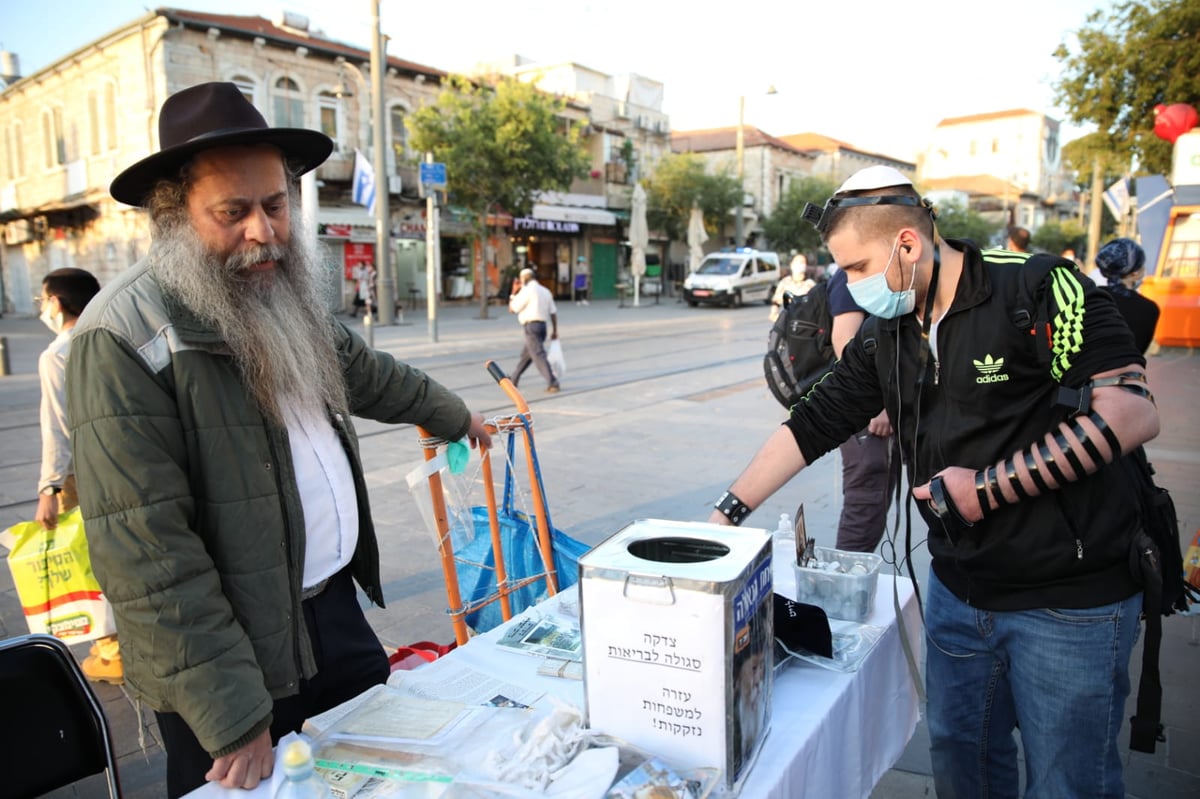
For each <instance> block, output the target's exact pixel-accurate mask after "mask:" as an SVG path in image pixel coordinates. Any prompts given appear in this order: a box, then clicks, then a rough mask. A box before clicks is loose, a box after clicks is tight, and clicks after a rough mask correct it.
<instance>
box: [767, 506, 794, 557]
mask: <svg viewBox="0 0 1200 799" xmlns="http://www.w3.org/2000/svg"><path fill="white" fill-rule="evenodd" d="M771 541H772V543H773V547H772V550H771V554H772V556H773V557H777V558H779V559H780V560H781V561H789V560H791V559H792V557H793V553H794V552H795V551H796V530H795V528H794V527H792V520H791V518H790V517H789V516H788V515H787V514H786V513H781V514H779V525H778V526H777V527H776V528H775V531H774V532H773V533H772V534H771Z"/></svg>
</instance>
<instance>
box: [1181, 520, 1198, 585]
mask: <svg viewBox="0 0 1200 799" xmlns="http://www.w3.org/2000/svg"><path fill="white" fill-rule="evenodd" d="M1183 571H1184V579H1185V580H1187V581H1188V583H1189V584H1190V585H1191V586H1192V588H1195V589H1196V590H1197V591H1200V530H1197V531H1196V535H1195V537H1194V538H1192V545H1191V546H1190V547H1188V551H1187V553H1186V554H1185V555H1184V556H1183Z"/></svg>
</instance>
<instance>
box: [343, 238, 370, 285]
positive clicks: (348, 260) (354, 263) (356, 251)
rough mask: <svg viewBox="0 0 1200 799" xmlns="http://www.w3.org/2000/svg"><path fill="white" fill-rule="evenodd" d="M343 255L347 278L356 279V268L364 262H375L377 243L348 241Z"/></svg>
mask: <svg viewBox="0 0 1200 799" xmlns="http://www.w3.org/2000/svg"><path fill="white" fill-rule="evenodd" d="M345 247H346V251H345V255H344V257H343V262H344V267H345V270H346V272H345V274H346V279H347V280H354V270H355V269H356V268H358V267H359V266H362V265H363V264H371V265H374V264H375V245H374V244H364V243H359V242H354V241H348V242H346V244H345Z"/></svg>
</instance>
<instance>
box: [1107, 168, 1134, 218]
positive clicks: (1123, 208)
mask: <svg viewBox="0 0 1200 799" xmlns="http://www.w3.org/2000/svg"><path fill="white" fill-rule="evenodd" d="M1103 200H1104V205H1105V206H1106V207H1107V208H1108V212H1109V213H1110V214H1112V215H1113V218H1115V219H1116V220H1117V221H1118V222H1120V221H1121V220H1123V219H1124V218H1125V215H1126V214H1128V213H1129V181H1128V180H1127V179H1125V178H1121V179H1120V180H1118V181H1117V182H1116V183H1114V184H1112V185H1111V186H1109V187H1108V190H1107V191H1105V192H1104V194H1103Z"/></svg>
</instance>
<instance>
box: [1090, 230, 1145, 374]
mask: <svg viewBox="0 0 1200 799" xmlns="http://www.w3.org/2000/svg"><path fill="white" fill-rule="evenodd" d="M1096 268H1097V269H1099V270H1100V275H1101V276H1102V278H1103V282H1104V284H1105V287H1106V288H1107V289H1108V292H1109V293H1110V294H1112V297H1113V302H1115V303H1116V304H1117V310H1119V311H1120V312H1121V316H1122V317H1123V318H1124V319H1125V323H1126V324H1128V325H1129V329H1130V331H1132V332H1133V341H1134V343H1135V344H1136V345H1137V348H1138V351H1139V352H1146V351H1147V350H1148V349H1150V345H1151V344H1153V343H1154V331H1155V330H1156V329H1157V328H1158V316H1159V308H1158V304H1157V303H1156V302H1154V300H1152V299H1150V298H1149V297H1143V296H1142V295H1141V294H1139V293H1138V286H1140V285H1142V281H1143V280H1144V279H1145V278H1146V251H1145V250H1143V249H1142V248H1141V247H1140V246H1139V245H1138V243H1137V242H1136V241H1134V240H1133V239H1123V238H1122V239H1113V240H1112V241H1110V242H1108V243H1107V244H1105V245H1104V246H1103V247H1101V248H1100V252H1098V253H1096Z"/></svg>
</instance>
